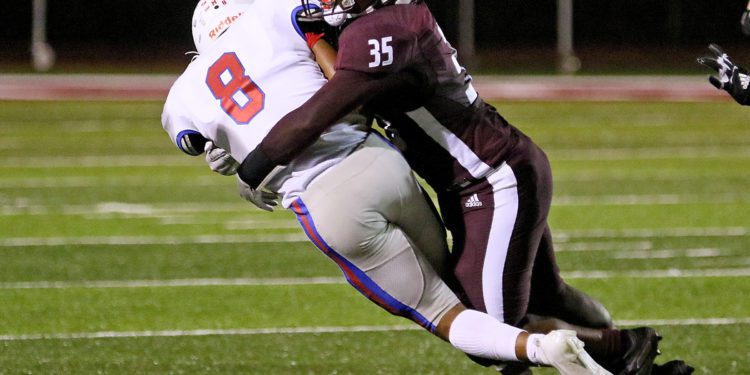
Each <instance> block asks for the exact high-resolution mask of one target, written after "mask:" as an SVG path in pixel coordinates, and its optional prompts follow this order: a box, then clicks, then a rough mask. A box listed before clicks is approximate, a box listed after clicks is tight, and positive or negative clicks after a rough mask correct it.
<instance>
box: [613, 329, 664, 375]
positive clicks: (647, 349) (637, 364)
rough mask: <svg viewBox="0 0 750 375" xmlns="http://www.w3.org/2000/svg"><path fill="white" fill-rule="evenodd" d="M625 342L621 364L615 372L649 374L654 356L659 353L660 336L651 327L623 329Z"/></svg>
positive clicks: (621, 373) (619, 374) (623, 374)
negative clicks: (625, 348)
mask: <svg viewBox="0 0 750 375" xmlns="http://www.w3.org/2000/svg"><path fill="white" fill-rule="evenodd" d="M621 332H622V334H623V335H625V337H624V338H625V340H626V342H627V344H625V345H626V347H627V350H626V351H625V355H624V356H623V358H622V362H621V366H618V370H617V371H616V372H615V373H616V374H617V375H651V369H652V367H653V365H654V358H656V356H657V355H659V354H660V353H659V341H660V340H661V336H659V334H658V333H656V331H655V330H654V329H653V328H650V327H639V328H633V329H623V330H621Z"/></svg>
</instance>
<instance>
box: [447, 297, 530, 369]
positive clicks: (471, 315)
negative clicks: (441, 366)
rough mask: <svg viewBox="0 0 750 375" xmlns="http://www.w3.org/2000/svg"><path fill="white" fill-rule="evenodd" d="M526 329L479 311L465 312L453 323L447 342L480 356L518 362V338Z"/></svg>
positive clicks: (467, 352) (463, 350)
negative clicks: (502, 321) (501, 321)
mask: <svg viewBox="0 0 750 375" xmlns="http://www.w3.org/2000/svg"><path fill="white" fill-rule="evenodd" d="M521 332H523V330H521V329H518V328H516V327H513V326H510V325H507V324H504V323H500V322H499V321H497V320H496V319H495V318H493V317H491V316H489V315H487V314H484V313H481V312H479V311H476V310H464V311H462V312H461V313H459V314H458V315H457V316H456V319H455V320H453V324H451V328H450V333H449V334H448V339H449V341H450V343H451V344H452V345H453V346H454V347H455V348H456V349H458V350H460V351H462V352H464V353H466V354H470V355H473V356H477V357H482V358H489V359H497V360H502V361H518V358H517V357H516V338H517V337H518V335H519V334H520V333H521Z"/></svg>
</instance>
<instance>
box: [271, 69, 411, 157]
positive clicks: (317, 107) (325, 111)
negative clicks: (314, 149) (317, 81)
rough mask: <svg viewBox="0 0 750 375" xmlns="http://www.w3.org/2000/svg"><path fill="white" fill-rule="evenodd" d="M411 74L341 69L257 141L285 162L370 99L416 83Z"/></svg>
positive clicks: (272, 155)
mask: <svg viewBox="0 0 750 375" xmlns="http://www.w3.org/2000/svg"><path fill="white" fill-rule="evenodd" d="M416 80H417V78H416V77H415V76H413V75H412V74H408V73H404V74H394V75H388V76H373V75H368V74H365V73H361V72H354V71H340V72H337V73H336V75H335V76H334V77H333V78H332V79H331V80H330V81H329V82H328V83H326V84H325V85H324V86H323V88H321V89H320V90H319V91H318V92H317V93H315V95H313V96H312V97H311V98H310V99H309V100H308V101H307V102H305V104H303V105H302V106H300V107H299V108H297V109H295V110H294V111H292V112H290V113H289V114H287V115H286V116H284V117H282V118H281V120H279V122H278V123H276V125H274V127H273V128H272V129H271V131H270V132H269V133H268V135H266V137H265V138H264V139H263V141H262V142H261V144H260V146H259V147H260V149H261V151H262V152H263V153H264V154H265V155H266V156H267V158H268V159H270V160H271V161H272V162H274V163H276V164H286V163H288V162H289V161H290V160H291V159H293V158H294V157H296V156H297V155H299V154H300V153H301V152H302V151H303V150H304V149H305V148H307V147H308V146H310V145H311V144H313V143H314V142H315V141H316V140H317V139H318V137H319V136H320V135H321V134H322V133H323V131H324V130H325V129H327V128H328V127H330V126H332V125H333V124H334V123H335V122H336V121H338V120H339V119H341V118H342V117H344V116H345V115H347V114H349V113H350V112H352V111H354V110H355V109H357V108H358V107H360V106H362V105H365V104H366V103H367V102H368V101H369V100H370V99H372V98H376V97H381V96H382V95H386V94H387V93H389V92H392V91H402V90H405V89H406V88H408V87H412V86H414V85H415V84H416Z"/></svg>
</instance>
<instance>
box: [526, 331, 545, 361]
mask: <svg viewBox="0 0 750 375" xmlns="http://www.w3.org/2000/svg"><path fill="white" fill-rule="evenodd" d="M542 337H544V335H542V334H539V333H532V334H530V335H529V339H528V341H526V356H527V357H528V358H529V361H530V362H531V363H536V364H540V365H549V363H548V362H549V361H547V358H545V357H544V353H543V352H542V351H541V349H540V347H539V340H541V339H542Z"/></svg>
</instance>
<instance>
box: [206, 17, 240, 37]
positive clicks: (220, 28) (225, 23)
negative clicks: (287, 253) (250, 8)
mask: <svg viewBox="0 0 750 375" xmlns="http://www.w3.org/2000/svg"><path fill="white" fill-rule="evenodd" d="M243 13H244V12H239V13H238V14H237V15H235V16H227V18H225V19H223V20H221V22H220V23H219V24H218V25H216V27H214V28H213V29H211V31H210V32H209V33H208V37H209V38H211V39H216V38H217V37H218V36H219V35H221V33H223V32H224V30H226V29H227V27H229V26H231V25H232V23H234V21H237V19H238V18H240V16H242V14H243Z"/></svg>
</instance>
